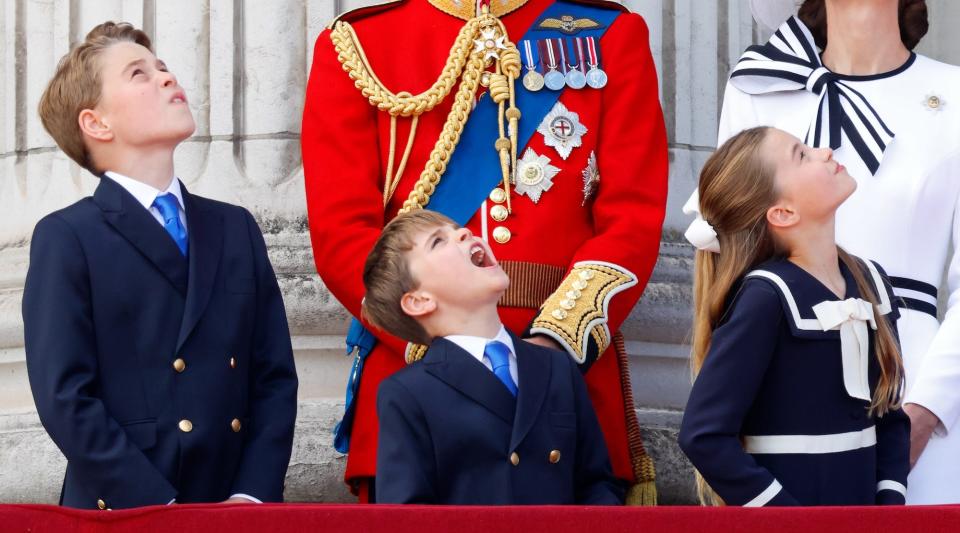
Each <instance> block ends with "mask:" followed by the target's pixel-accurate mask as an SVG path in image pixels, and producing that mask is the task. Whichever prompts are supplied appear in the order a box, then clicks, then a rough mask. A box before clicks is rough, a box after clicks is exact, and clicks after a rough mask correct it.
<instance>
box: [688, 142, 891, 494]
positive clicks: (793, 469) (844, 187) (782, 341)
mask: <svg viewBox="0 0 960 533" xmlns="http://www.w3.org/2000/svg"><path fill="white" fill-rule="evenodd" d="M855 188H856V182H855V181H854V180H853V178H851V177H850V176H849V175H848V174H847V173H846V170H845V168H844V167H843V165H840V164H838V163H837V162H836V161H834V160H833V157H832V152H831V150H830V149H828V148H824V149H813V148H810V147H808V146H805V145H803V144H802V143H801V142H800V141H799V140H797V139H796V138H794V137H793V136H791V135H789V134H788V133H785V132H783V131H781V130H777V129H774V128H766V127H761V128H754V129H750V130H745V131H743V132H741V133H739V134H738V135H736V136H734V137H733V138H731V139H730V140H729V141H727V142H726V143H725V144H724V145H723V146H721V147H720V149H718V150H717V152H716V153H715V154H714V155H713V156H712V157H711V158H710V159H709V160H708V161H707V163H706V165H705V166H704V169H703V171H702V173H701V175H700V184H699V198H697V197H696V196H695V197H694V198H692V199H691V202H689V203H688V205H687V206H686V208H685V209H686V210H688V211H690V212H692V213H695V214H697V215H698V216H697V219H696V220H695V221H694V223H693V224H692V225H691V227H690V229H689V230H688V231H687V234H686V236H687V238H688V239H689V240H690V242H691V243H693V244H694V245H695V246H696V247H697V248H698V251H697V256H696V271H695V279H694V302H695V308H694V332H693V353H692V356H691V363H692V366H693V370H694V372H695V374H696V379H695V381H694V384H693V389H692V390H691V393H690V398H689V400H688V402H687V406H686V411H685V413H684V417H683V422H682V424H681V427H680V437H679V440H680V447H681V449H682V450H683V451H684V453H685V454H686V455H687V456H688V457H689V458H690V461H691V462H692V463H693V465H694V467H696V469H697V471H698V472H699V475H700V476H702V480H701V482H700V483H699V485H700V487H699V488H700V489H701V498H702V500H703V501H704V502H705V503H713V504H720V503H725V504H728V505H742V506H764V505H872V504H903V503H904V497H905V494H906V483H907V474H908V472H909V437H910V422H909V419H908V418H907V416H906V415H905V414H904V413H903V412H902V411H901V409H900V401H901V390H902V382H903V364H902V360H901V357H900V351H899V346H898V341H897V332H896V326H895V324H896V318H897V317H898V312H897V310H896V305H895V304H894V305H891V301H893V296H892V289H891V287H890V285H889V282H888V281H887V279H886V274H885V273H884V271H883V270H882V269H881V268H880V266H879V265H877V264H875V263H873V262H870V261H862V260H860V259H858V258H856V257H854V256H851V255H849V254H847V253H846V252H844V251H843V250H842V249H840V248H839V247H837V246H836V244H835V240H834V213H835V211H836V209H837V207H838V206H839V205H840V204H841V203H842V202H843V201H844V200H845V199H846V198H847V197H848V196H849V195H850V194H851V193H852V192H853V191H854V189H855Z"/></svg>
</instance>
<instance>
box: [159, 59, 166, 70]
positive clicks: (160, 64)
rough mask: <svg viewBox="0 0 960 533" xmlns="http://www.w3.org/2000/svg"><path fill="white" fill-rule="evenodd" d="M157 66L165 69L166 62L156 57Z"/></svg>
mask: <svg viewBox="0 0 960 533" xmlns="http://www.w3.org/2000/svg"><path fill="white" fill-rule="evenodd" d="M157 67H158V68H161V69H166V68H167V64H166V63H164V62H163V60H160V59H158V60H157Z"/></svg>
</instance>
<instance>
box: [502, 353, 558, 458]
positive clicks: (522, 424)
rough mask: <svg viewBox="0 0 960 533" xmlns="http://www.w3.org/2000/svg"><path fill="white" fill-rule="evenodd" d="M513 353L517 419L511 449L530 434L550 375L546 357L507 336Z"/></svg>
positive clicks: (549, 363)
mask: <svg viewBox="0 0 960 533" xmlns="http://www.w3.org/2000/svg"><path fill="white" fill-rule="evenodd" d="M511 337H512V338H513V347H514V349H515V350H516V354H517V381H519V383H518V385H517V387H518V388H519V393H518V394H517V417H516V419H515V420H514V424H513V434H512V435H511V436H510V449H511V450H515V449H517V446H519V445H520V443H521V442H523V439H524V438H525V437H526V436H527V433H529V432H530V428H532V427H533V425H534V423H536V421H537V418H538V417H539V415H540V408H541V407H542V406H543V400H544V398H545V397H546V395H547V387H548V386H549V385H550V375H551V373H552V369H551V364H552V363H551V361H552V359H551V358H550V357H549V355H547V354H545V353H543V351H542V350H538V349H536V348H534V347H533V346H529V345H528V344H527V343H526V342H525V341H522V340H520V339H519V338H517V337H516V336H514V335H512V334H511Z"/></svg>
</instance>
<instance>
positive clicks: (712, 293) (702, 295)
mask: <svg viewBox="0 0 960 533" xmlns="http://www.w3.org/2000/svg"><path fill="white" fill-rule="evenodd" d="M769 130H770V128H767V127H758V128H752V129H748V130H744V131H742V132H740V133H739V134H737V135H736V136H734V137H732V138H731V139H730V140H728V141H727V142H725V143H724V144H723V146H721V147H720V148H719V149H718V150H717V151H716V152H714V154H713V155H712V156H711V157H710V159H708V160H707V163H706V164H705V165H704V167H703V170H702V171H701V172H700V184H699V191H700V211H701V213H702V215H703V218H704V219H705V220H706V221H707V222H709V223H710V224H711V225H712V226H713V228H714V230H715V231H716V232H717V239H718V240H719V241H720V253H718V254H715V253H712V252H708V251H703V250H698V251H697V253H696V259H695V266H694V279H693V301H694V311H693V341H692V345H693V348H692V353H691V355H690V363H691V368H692V371H693V376H694V378H695V377H696V375H697V374H698V373H699V372H700V369H701V368H702V367H703V362H704V360H705V359H706V357H707V353H708V352H709V350H710V340H711V338H712V335H713V330H714V329H716V327H717V326H718V325H719V322H720V319H721V318H722V316H723V313H724V311H725V308H726V305H727V303H728V298H729V296H730V291H731V289H732V288H733V287H734V285H735V284H737V283H738V282H739V281H740V280H741V279H742V278H743V276H744V275H745V274H746V273H747V272H749V271H750V270H752V269H753V268H755V267H756V266H757V265H759V264H760V263H762V262H764V261H767V260H769V259H773V258H775V257H780V256H782V255H783V253H782V251H780V250H778V248H777V245H776V243H775V242H774V238H773V234H772V232H771V231H770V229H769V227H768V226H767V219H766V213H767V209H769V207H770V206H771V205H773V204H774V203H775V202H776V201H777V190H776V183H775V180H774V169H773V168H772V166H771V164H770V163H768V162H767V161H766V160H765V159H764V157H763V156H762V154H761V147H762V144H763V141H764V139H765V138H766V136H767V133H768V131H769ZM838 252H839V257H840V260H841V261H843V263H844V265H846V267H847V268H848V269H849V270H850V271H851V272H852V273H853V276H854V279H855V280H856V282H857V288H858V289H859V291H860V294H861V297H862V298H863V299H865V300H867V301H869V302H870V303H871V304H873V306H874V312H875V313H876V315H877V317H878V320H877V332H876V335H875V336H874V338H875V339H876V340H875V342H874V347H875V353H876V357H877V359H878V361H879V364H880V381H879V383H878V385H877V387H876V389H875V390H874V393H873V399H872V402H871V404H870V414H871V415H876V416H882V415H884V414H885V413H886V412H887V411H889V410H891V409H897V408H898V407H899V404H900V391H901V382H902V379H903V363H902V361H901V358H900V349H899V346H898V345H897V342H896V339H895V338H894V336H893V330H892V328H891V326H890V324H889V323H888V322H887V320H885V319H883V318H882V317H880V314H879V312H878V311H877V296H876V295H875V294H874V292H873V288H872V284H871V283H869V282H868V276H867V274H866V273H865V271H864V269H865V267H864V265H861V264H860V263H859V261H858V260H857V259H855V258H854V257H852V256H851V255H849V254H848V253H846V252H845V251H844V250H843V249H841V248H839V247H838ZM878 290H886V289H885V288H884V287H878ZM731 386H734V384H731ZM697 491H698V493H699V495H700V501H701V502H702V503H703V504H705V505H723V501H722V500H721V499H720V498H719V496H717V494H716V493H715V492H713V490H712V489H710V487H709V486H708V485H707V484H706V483H705V482H704V480H703V478H702V477H701V476H700V474H699V473H697Z"/></svg>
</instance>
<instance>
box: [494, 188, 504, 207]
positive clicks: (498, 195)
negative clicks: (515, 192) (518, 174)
mask: <svg viewBox="0 0 960 533" xmlns="http://www.w3.org/2000/svg"><path fill="white" fill-rule="evenodd" d="M490 201H491V202H493V203H495V204H502V203H503V202H506V201H507V191H505V190H503V189H501V188H499V187H497V188H496V189H494V190H492V191H490Z"/></svg>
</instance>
